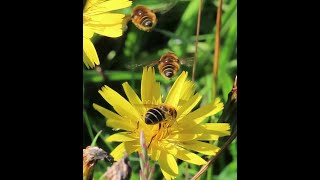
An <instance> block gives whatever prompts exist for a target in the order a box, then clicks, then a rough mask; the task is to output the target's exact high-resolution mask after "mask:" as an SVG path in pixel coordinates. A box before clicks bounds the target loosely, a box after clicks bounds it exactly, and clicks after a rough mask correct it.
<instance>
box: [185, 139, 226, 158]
mask: <svg viewBox="0 0 320 180" xmlns="http://www.w3.org/2000/svg"><path fill="white" fill-rule="evenodd" d="M179 145H180V146H181V147H183V148H185V149H190V150H193V151H197V152H199V153H202V154H206V155H215V154H216V153H217V152H218V151H219V149H220V148H219V147H217V146H215V145H213V144H208V143H205V142H201V141H186V142H183V143H179Z"/></svg>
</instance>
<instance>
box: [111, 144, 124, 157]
mask: <svg viewBox="0 0 320 180" xmlns="http://www.w3.org/2000/svg"><path fill="white" fill-rule="evenodd" d="M125 152H126V149H125V147H124V143H121V144H119V145H118V146H117V147H116V148H115V149H114V150H113V151H112V152H111V153H110V155H111V156H112V157H113V158H114V160H115V161H119V160H120V159H121V158H122V157H123V155H124V153H125Z"/></svg>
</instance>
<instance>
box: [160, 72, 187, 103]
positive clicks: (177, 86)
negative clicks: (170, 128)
mask: <svg viewBox="0 0 320 180" xmlns="http://www.w3.org/2000/svg"><path fill="white" fill-rule="evenodd" d="M187 76H188V72H186V71H183V72H182V73H181V75H180V76H179V77H178V78H177V80H176V81H175V82H174V84H173V86H172V88H171V89H170V91H169V93H168V95H167V98H166V101H165V103H167V104H170V105H172V106H174V107H177V105H178V102H179V99H180V96H181V91H182V89H183V85H184V82H185V80H186V78H187Z"/></svg>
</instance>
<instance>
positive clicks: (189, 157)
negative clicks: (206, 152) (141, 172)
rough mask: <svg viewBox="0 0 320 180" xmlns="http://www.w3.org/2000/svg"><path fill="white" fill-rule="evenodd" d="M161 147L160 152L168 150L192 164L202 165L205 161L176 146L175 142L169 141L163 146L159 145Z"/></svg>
mask: <svg viewBox="0 0 320 180" xmlns="http://www.w3.org/2000/svg"><path fill="white" fill-rule="evenodd" d="M160 148H163V149H162V151H161V153H162V152H163V151H164V152H165V151H167V152H169V153H170V154H172V155H173V156H175V157H177V158H178V159H181V160H183V161H186V162H189V163H192V164H196V165H202V164H206V163H207V162H206V161H205V160H204V159H202V158H201V157H200V156H198V155H196V154H194V153H192V152H190V151H188V150H185V149H183V148H181V147H179V146H176V145H175V144H172V143H169V144H166V145H165V146H164V147H160Z"/></svg>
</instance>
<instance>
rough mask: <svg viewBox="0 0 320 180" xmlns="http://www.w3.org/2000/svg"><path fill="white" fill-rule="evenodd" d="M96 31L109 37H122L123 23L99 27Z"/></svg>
mask: <svg viewBox="0 0 320 180" xmlns="http://www.w3.org/2000/svg"><path fill="white" fill-rule="evenodd" d="M94 32H95V33H97V34H99V35H101V36H107V37H112V38H116V37H120V36H122V32H123V30H122V24H117V25H112V26H104V27H99V28H98V27H97V28H95V29H94Z"/></svg>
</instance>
